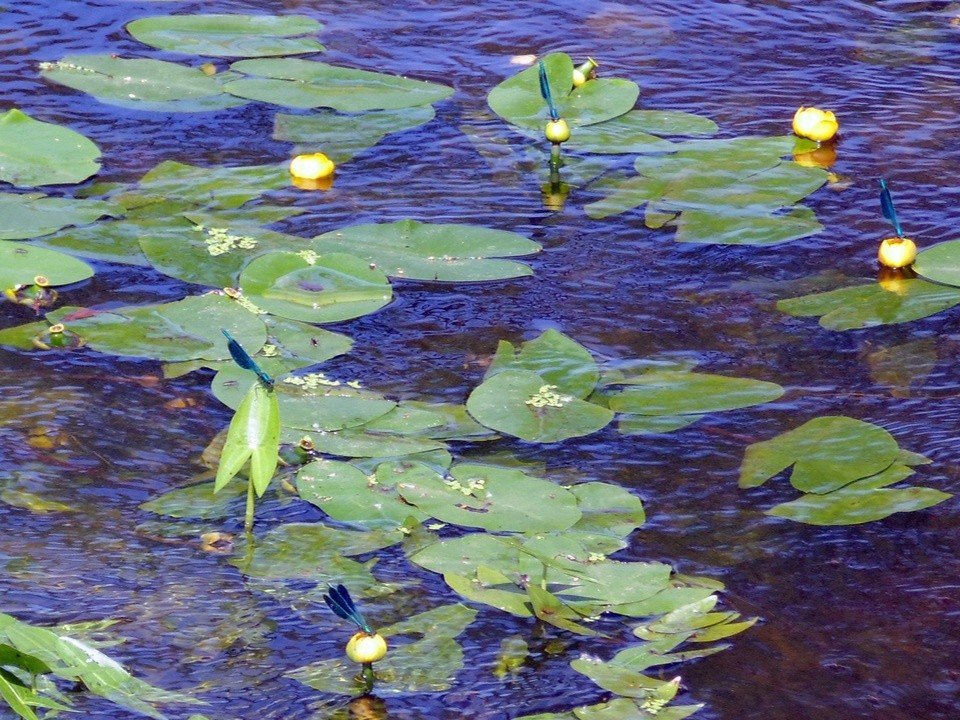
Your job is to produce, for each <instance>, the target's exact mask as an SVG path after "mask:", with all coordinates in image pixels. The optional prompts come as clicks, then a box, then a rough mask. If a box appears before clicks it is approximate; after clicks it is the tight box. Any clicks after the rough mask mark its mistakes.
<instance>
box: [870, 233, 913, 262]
mask: <svg viewBox="0 0 960 720" xmlns="http://www.w3.org/2000/svg"><path fill="white" fill-rule="evenodd" d="M877 259H878V260H879V261H880V264H881V265H884V266H886V267H888V268H905V267H909V266H910V265H912V264H913V261H914V260H916V259H917V244H916V243H915V242H914V241H913V240H911V239H910V238H899V237H893V238H887V239H886V240H884V241H883V242H881V243H880V250H879V252H877Z"/></svg>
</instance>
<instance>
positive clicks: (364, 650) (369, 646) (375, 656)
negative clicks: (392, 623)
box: [347, 630, 387, 664]
mask: <svg viewBox="0 0 960 720" xmlns="http://www.w3.org/2000/svg"><path fill="white" fill-rule="evenodd" d="M386 654H387V641H386V640H384V639H383V636H382V635H381V634H380V633H374V634H373V635H371V634H370V633H367V632H364V631H363V630H361V631H360V632H358V633H357V634H355V635H354V636H353V637H352V638H350V642H348V643H347V657H348V658H350V659H351V660H353V662H356V663H363V664H367V663H374V662H376V661H377V660H380V659H382V658H383V656H384V655H386Z"/></svg>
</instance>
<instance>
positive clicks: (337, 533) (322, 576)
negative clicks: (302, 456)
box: [231, 523, 403, 584]
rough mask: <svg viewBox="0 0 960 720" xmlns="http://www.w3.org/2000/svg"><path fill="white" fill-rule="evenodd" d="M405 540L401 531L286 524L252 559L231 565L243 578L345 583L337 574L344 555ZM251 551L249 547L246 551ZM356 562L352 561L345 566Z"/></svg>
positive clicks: (263, 542)
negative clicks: (296, 579) (236, 568)
mask: <svg viewBox="0 0 960 720" xmlns="http://www.w3.org/2000/svg"><path fill="white" fill-rule="evenodd" d="M402 539H403V536H402V535H401V534H400V532H399V531H390V532H388V531H383V530H364V531H359V530H343V529H339V528H332V527H328V526H326V525H323V524H322V523H287V524H285V525H280V526H279V527H276V528H274V529H272V530H270V531H269V532H267V533H266V534H265V535H264V536H263V537H262V538H258V539H257V541H256V544H255V545H254V546H253V548H252V553H251V554H252V556H248V557H244V556H242V555H239V554H238V555H237V556H235V557H234V558H233V559H232V560H231V564H232V565H235V566H237V567H239V568H240V570H241V571H242V572H243V574H244V575H248V576H250V577H255V578H261V579H284V580H286V579H294V578H302V579H305V580H313V581H315V582H317V583H319V584H326V583H328V582H343V580H342V578H339V577H337V575H335V574H334V573H335V572H336V567H335V565H334V562H335V561H337V560H348V559H349V558H344V557H342V556H353V555H363V554H366V553H370V552H374V551H376V550H381V549H383V548H385V547H390V546H391V545H394V544H396V543H398V542H400V541H401V540H402ZM247 550H250V548H247ZM350 563H354V564H359V563H356V562H355V561H353V560H349V562H348V563H347V564H346V565H347V566H349V564H350Z"/></svg>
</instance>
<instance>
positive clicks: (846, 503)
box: [767, 487, 953, 525]
mask: <svg viewBox="0 0 960 720" xmlns="http://www.w3.org/2000/svg"><path fill="white" fill-rule="evenodd" d="M951 497H953V496H952V495H950V494H948V493H944V492H940V491H939V490H934V489H933V488H927V487H907V488H863V487H860V488H854V487H845V488H841V489H839V490H837V491H835V492H832V493H830V494H828V495H815V494H808V495H803V496H802V497H800V498H797V499H796V500H791V501H790V502H786V503H781V504H780V505H777V506H775V507H772V508H770V509H769V510H767V514H769V515H776V516H777V517H783V518H788V519H790V520H796V521H797V522H802V523H807V524H809V525H857V524H859V523H866V522H872V521H874V520H881V519H883V518H885V517H888V516H890V515H892V514H893V513H897V512H914V511H916V510H923V509H925V508H928V507H932V506H933V505H936V504H938V503H942V502H943V501H944V500H949V499H950V498H951Z"/></svg>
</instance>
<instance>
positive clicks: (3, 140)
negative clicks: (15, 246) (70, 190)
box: [0, 108, 100, 226]
mask: <svg viewBox="0 0 960 720" xmlns="http://www.w3.org/2000/svg"><path fill="white" fill-rule="evenodd" d="M99 159H100V148H98V147H97V146H96V145H95V144H94V143H93V142H91V141H90V140H89V139H87V138H86V137H85V136H83V135H81V134H80V133H78V132H75V131H73V130H71V129H70V128H66V127H63V126H61V125H54V124H53V123H45V122H41V121H39V120H34V119H33V118H32V117H30V116H29V115H27V114H26V113H23V112H21V111H20V110H17V109H16V108H13V109H11V110H7V111H6V112H5V113H2V114H0V181H3V182H8V183H10V184H11V185H14V186H15V187H33V186H35V185H64V184H72V183H79V182H83V181H84V180H86V179H87V178H88V177H90V176H91V175H93V174H94V173H96V172H97V171H98V170H99V169H100V163H99V162H98V160H99ZM4 224H5V226H9V223H4Z"/></svg>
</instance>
